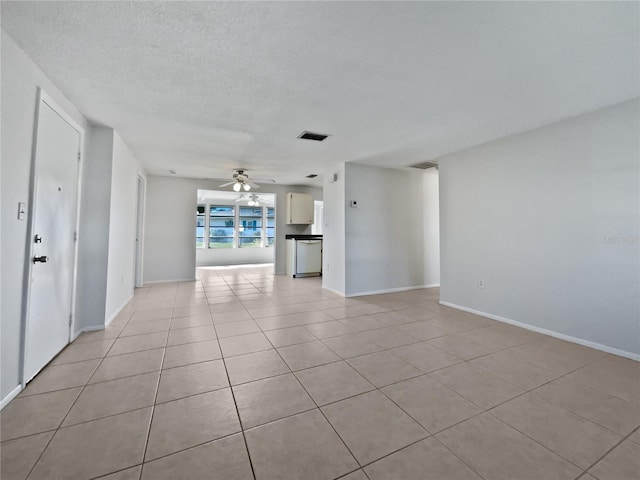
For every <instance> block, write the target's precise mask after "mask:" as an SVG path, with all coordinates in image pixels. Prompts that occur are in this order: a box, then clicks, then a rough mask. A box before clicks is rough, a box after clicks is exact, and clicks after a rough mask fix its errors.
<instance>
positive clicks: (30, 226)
mask: <svg viewBox="0 0 640 480" xmlns="http://www.w3.org/2000/svg"><path fill="white" fill-rule="evenodd" d="M43 104H44V105H47V106H48V107H49V108H51V109H52V110H53V111H54V112H55V113H56V114H57V115H58V116H59V117H60V118H62V119H63V120H64V121H65V122H66V123H68V124H69V126H70V127H72V128H73V129H74V130H76V131H77V132H78V133H79V135H80V138H79V140H78V142H79V145H78V153H79V156H80V157H79V159H78V174H77V180H76V211H75V219H74V225H75V232H76V237H75V238H76V241H75V242H74V247H73V280H72V284H71V298H70V299H69V301H70V302H71V305H70V312H71V324H70V325H69V340H68V343H69V342H71V340H72V338H73V332H74V331H75V326H76V294H77V281H78V243H79V236H78V232H79V227H80V203H81V193H82V167H83V163H84V162H83V161H82V160H84V153H85V145H84V138H85V129H84V128H83V127H82V126H81V125H80V124H79V123H78V122H77V121H75V120H74V119H73V118H72V117H71V116H70V115H69V114H67V112H65V111H64V110H63V109H62V108H61V107H60V106H59V105H58V104H57V103H56V102H55V101H54V100H53V99H52V98H51V97H50V96H49V95H48V94H47V93H46V92H45V91H44V90H43V89H42V88H40V87H38V93H37V101H36V109H35V121H34V122H33V123H34V125H33V141H32V148H31V173H30V180H29V206H28V222H27V245H26V248H25V253H26V256H25V275H24V283H23V291H24V292H25V294H24V295H23V296H22V329H21V332H20V333H21V337H22V338H21V339H22V341H21V344H22V345H21V347H22V355H21V357H22V358H21V364H20V383H21V385H22V388H23V389H24V388H25V387H26V384H27V381H29V380H31V379H30V378H29V379H27V378H26V377H25V367H26V364H27V354H28V350H29V345H28V332H29V314H30V312H29V306H30V302H31V280H32V275H33V272H32V269H33V263H32V262H31V258H32V257H33V241H32V239H33V235H34V230H35V204H36V188H35V186H36V177H37V167H38V165H37V153H38V152H37V149H38V128H39V124H40V111H41V108H42V106H43Z"/></svg>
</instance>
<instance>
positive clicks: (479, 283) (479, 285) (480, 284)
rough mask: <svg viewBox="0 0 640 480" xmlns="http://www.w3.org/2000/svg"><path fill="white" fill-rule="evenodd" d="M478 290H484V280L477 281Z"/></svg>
mask: <svg viewBox="0 0 640 480" xmlns="http://www.w3.org/2000/svg"><path fill="white" fill-rule="evenodd" d="M478 288H484V280H478Z"/></svg>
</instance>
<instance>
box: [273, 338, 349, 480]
mask: <svg viewBox="0 0 640 480" xmlns="http://www.w3.org/2000/svg"><path fill="white" fill-rule="evenodd" d="M267 340H268V341H269V343H271V340H269V339H268V338H267ZM271 346H272V347H273V344H271ZM327 348H328V347H327ZM273 349H274V350H275V351H276V353H277V354H278V356H279V357H280V359H281V360H282V361H283V362H284V364H285V365H286V366H287V367H289V370H291V367H290V366H289V364H288V363H287V361H286V360H285V359H284V358H283V357H282V355H280V352H278V349H277V348H275V347H273ZM325 365H326V364H325ZM318 366H320V365H318ZM310 368H313V367H310ZM291 373H292V375H293V378H295V379H296V382H298V385H300V387H301V388H302V389H303V390H304V392H305V393H306V394H307V396H308V397H309V398H310V399H311V401H312V402H313V404H314V405H315V406H316V409H317V410H318V411H319V412H320V414H321V415H322V417H323V418H324V420H325V421H326V422H327V423H328V424H329V426H330V427H331V429H332V430H333V431H334V433H335V434H336V435H337V436H338V438H339V439H340V441H341V442H342V444H343V445H344V447H345V448H346V449H347V451H348V452H349V455H351V457H352V458H353V460H354V461H355V462H356V464H357V465H359V466H360V468H362V466H361V465H360V462H359V461H358V459H357V458H356V456H355V455H354V454H353V452H352V451H351V449H350V448H349V446H348V445H347V443H346V442H345V441H344V439H343V438H342V437H341V436H340V434H339V433H338V431H337V430H336V428H335V427H334V426H333V424H332V423H331V422H330V421H329V419H328V418H327V416H326V415H325V413H324V412H323V411H322V408H320V406H319V405H318V402H316V400H315V399H314V398H313V397H312V396H311V394H310V393H309V392H308V390H307V388H306V387H305V386H304V385H303V384H302V382H301V381H300V379H299V378H298V376H297V375H296V374H295V373H294V372H293V370H291ZM307 411H313V409H312V410H307ZM302 413H305V412H298V413H296V414H293V415H291V416H295V415H300V414H302ZM278 420H282V419H278ZM278 420H274V422H275V421H278ZM269 423H270V422H269ZM356 470H357V469H356ZM356 470H353V471H356ZM345 475H346V474H345Z"/></svg>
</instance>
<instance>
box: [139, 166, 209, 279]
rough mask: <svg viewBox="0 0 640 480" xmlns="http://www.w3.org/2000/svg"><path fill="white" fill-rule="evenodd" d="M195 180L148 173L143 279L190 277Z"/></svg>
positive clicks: (193, 256)
mask: <svg viewBox="0 0 640 480" xmlns="http://www.w3.org/2000/svg"><path fill="white" fill-rule="evenodd" d="M194 183H197V182H196V181H194V180H190V179H186V178H169V177H158V176H154V175H150V176H149V177H148V178H147V208H146V214H145V221H144V223H145V236H144V237H145V238H144V267H143V271H144V283H147V282H169V281H176V280H193V279H194V278H195V273H196V248H195V246H196V244H195V231H196V200H197V190H198V188H197V186H195V185H194Z"/></svg>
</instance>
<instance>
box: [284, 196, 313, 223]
mask: <svg viewBox="0 0 640 480" xmlns="http://www.w3.org/2000/svg"><path fill="white" fill-rule="evenodd" d="M287 224H288V225H292V224H304V225H312V224H313V197H312V196H311V195H309V194H307V193H287Z"/></svg>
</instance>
